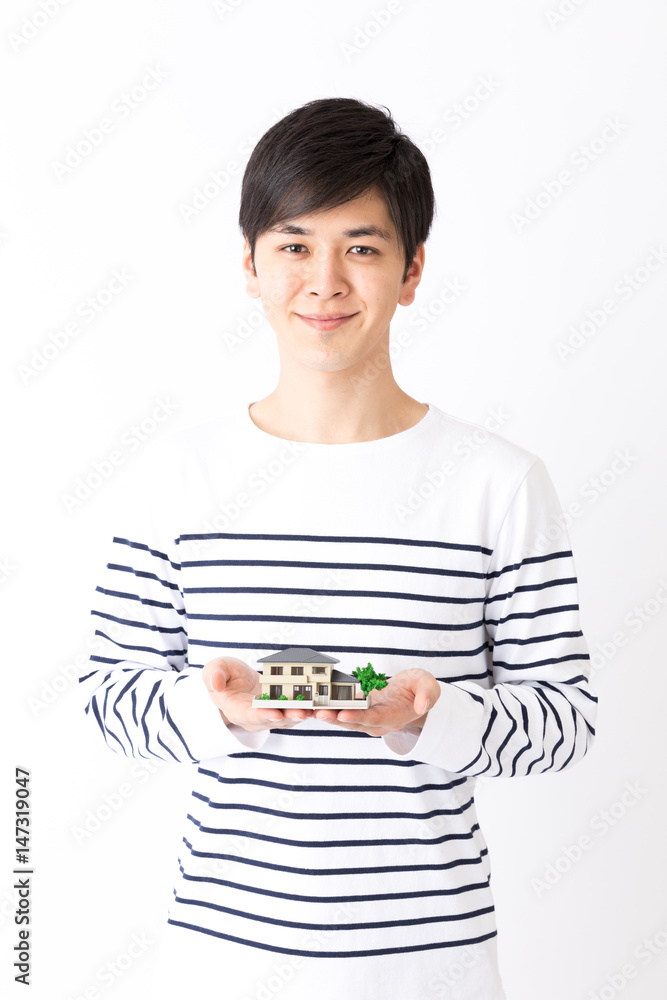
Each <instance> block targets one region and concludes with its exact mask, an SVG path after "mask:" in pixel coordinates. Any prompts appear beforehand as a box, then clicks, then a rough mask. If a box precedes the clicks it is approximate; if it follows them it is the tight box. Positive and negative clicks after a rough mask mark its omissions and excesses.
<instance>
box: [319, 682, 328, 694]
mask: <svg viewBox="0 0 667 1000" xmlns="http://www.w3.org/2000/svg"><path fill="white" fill-rule="evenodd" d="M317 693H318V694H329V685H328V684H318V685H317Z"/></svg>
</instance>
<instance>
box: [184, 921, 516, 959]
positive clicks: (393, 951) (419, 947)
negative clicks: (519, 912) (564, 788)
mask: <svg viewBox="0 0 667 1000" xmlns="http://www.w3.org/2000/svg"><path fill="white" fill-rule="evenodd" d="M167 923H169V924H174V925H175V926H177V927H186V928H187V929H188V930H191V931H201V933H202V934H208V935H210V936H211V937H218V938H224V939H225V940H227V941H235V942H236V943H237V944H245V945H248V946H249V947H250V948H260V949H261V950H262V951H274V952H278V953H279V954H281V955H304V956H306V957H312V958H362V957H365V956H367V955H400V954H404V953H405V952H411V951H431V950H432V949H433V948H461V947H464V946H465V945H473V944H479V943H480V942H482V941H488V940H489V938H493V937H496V936H497V933H498V932H497V931H495V930H493V931H491V932H490V933H489V934H482V935H480V936H478V937H470V938H464V939H462V940H460V941H435V942H431V943H429V944H414V945H403V946H402V947H400V948H371V949H367V950H365V951H306V950H304V949H303V948H279V947H278V946H277V945H273V944H263V943H262V942H260V941H250V940H248V939H247V938H240V937H236V936H235V935H234V934H223V933H222V931H212V930H210V929H209V928H208V927H198V926H197V925H196V924H188V923H185V922H184V921H183V920H174V919H173V917H169V919H168V920H167Z"/></svg>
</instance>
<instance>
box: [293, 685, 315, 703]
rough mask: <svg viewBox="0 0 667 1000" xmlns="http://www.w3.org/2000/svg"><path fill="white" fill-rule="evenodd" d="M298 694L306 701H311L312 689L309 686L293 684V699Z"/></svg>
mask: <svg viewBox="0 0 667 1000" xmlns="http://www.w3.org/2000/svg"><path fill="white" fill-rule="evenodd" d="M298 694H302V695H303V696H304V698H305V699H306V701H312V697H313V689H312V687H311V685H310V684H295V685H294V697H295V698H296V696H297V695H298Z"/></svg>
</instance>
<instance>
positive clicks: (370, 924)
mask: <svg viewBox="0 0 667 1000" xmlns="http://www.w3.org/2000/svg"><path fill="white" fill-rule="evenodd" d="M174 898H175V900H176V902H177V903H185V904H186V905H188V906H205V907H206V908H207V909H209V910H217V911H218V912H219V913H231V914H232V916H235V917H245V918H246V919H247V920H258V921H260V922H261V923H264V924H273V925H274V926H276V927H297V928H299V929H301V930H305V931H362V930H371V929H376V928H380V927H412V926H415V925H417V924H437V923H442V922H448V921H455V920H469V919H470V918H471V917H480V916H482V914H484V913H493V910H494V907H493V906H484V907H481V908H480V909H479V910H469V911H468V912H467V913H443V914H439V915H438V916H435V917H408V918H407V919H405V920H369V921H364V922H363V923H356V924H311V923H305V922H304V921H302V920H280V919H279V918H278V917H266V916H263V915H260V914H259V913H248V912H247V910H236V909H234V908H233V907H231V906H221V905H220V904H219V903H209V902H205V901H204V900H201V899H186V898H185V897H184V896H178V895H175V897H174Z"/></svg>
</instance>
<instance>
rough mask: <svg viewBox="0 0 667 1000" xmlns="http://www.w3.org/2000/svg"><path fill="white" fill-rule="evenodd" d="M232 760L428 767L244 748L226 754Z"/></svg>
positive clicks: (408, 762)
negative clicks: (285, 753)
mask: <svg viewBox="0 0 667 1000" xmlns="http://www.w3.org/2000/svg"><path fill="white" fill-rule="evenodd" d="M227 756H228V757H232V758H233V759H234V760H240V759H252V760H277V761H280V763H281V764H283V763H288V764H379V765H380V766H381V767H384V766H385V765H388V766H389V767H430V764H423V763H422V762H421V761H419V760H393V759H388V758H386V757H285V756H283V755H281V754H277V753H262V752H261V751H260V750H245V751H241V752H239V753H237V752H236V751H235V752H234V753H230V754H227Z"/></svg>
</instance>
